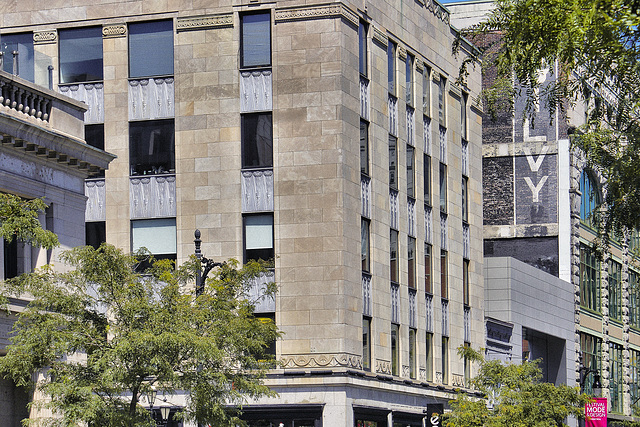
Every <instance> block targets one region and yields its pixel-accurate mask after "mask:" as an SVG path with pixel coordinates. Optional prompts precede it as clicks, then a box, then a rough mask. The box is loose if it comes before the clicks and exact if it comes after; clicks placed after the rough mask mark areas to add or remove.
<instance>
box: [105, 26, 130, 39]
mask: <svg viewBox="0 0 640 427" xmlns="http://www.w3.org/2000/svg"><path fill="white" fill-rule="evenodd" d="M126 35H127V26H126V25H125V24H113V25H105V26H103V27H102V37H103V38H105V39H110V38H116V37H125V36H126Z"/></svg>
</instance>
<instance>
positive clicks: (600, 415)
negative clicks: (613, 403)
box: [584, 397, 607, 427]
mask: <svg viewBox="0 0 640 427" xmlns="http://www.w3.org/2000/svg"><path fill="white" fill-rule="evenodd" d="M584 419H585V423H584V425H585V427H607V399H606V398H604V397H598V398H595V399H593V400H591V401H590V402H589V403H587V404H586V405H585V406H584Z"/></svg>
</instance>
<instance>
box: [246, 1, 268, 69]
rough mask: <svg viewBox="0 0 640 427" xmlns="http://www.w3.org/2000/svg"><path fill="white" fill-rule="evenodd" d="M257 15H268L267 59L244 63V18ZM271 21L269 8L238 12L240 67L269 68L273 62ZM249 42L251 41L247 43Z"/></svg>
mask: <svg viewBox="0 0 640 427" xmlns="http://www.w3.org/2000/svg"><path fill="white" fill-rule="evenodd" d="M257 15H268V22H269V37H268V48H269V60H268V61H267V62H260V61H256V62H251V63H245V49H244V47H245V43H246V41H245V39H244V36H245V31H246V30H245V25H244V19H245V17H247V16H257ZM272 26H273V23H272V20H271V10H270V9H260V10H255V11H251V12H243V13H241V14H240V69H251V68H269V67H271V66H272V64H273V41H272V38H273V28H272ZM249 44H251V43H249Z"/></svg>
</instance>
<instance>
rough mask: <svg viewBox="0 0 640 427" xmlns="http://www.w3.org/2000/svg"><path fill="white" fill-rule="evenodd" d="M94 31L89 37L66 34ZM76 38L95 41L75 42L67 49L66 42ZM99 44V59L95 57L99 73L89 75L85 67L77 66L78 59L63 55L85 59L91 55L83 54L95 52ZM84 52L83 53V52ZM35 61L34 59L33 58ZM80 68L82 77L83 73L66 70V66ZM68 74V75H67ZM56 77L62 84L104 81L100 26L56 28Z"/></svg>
mask: <svg viewBox="0 0 640 427" xmlns="http://www.w3.org/2000/svg"><path fill="white" fill-rule="evenodd" d="M92 31H93V32H95V34H92V35H91V36H89V37H77V36H76V37H68V35H72V34H74V33H75V34H76V35H77V34H81V33H82V32H92ZM77 38H82V39H83V40H88V39H91V40H94V42H95V46H94V44H88V45H87V44H86V42H83V43H80V44H76V46H75V47H73V48H71V49H68V47H67V45H66V44H67V43H68V42H69V41H70V40H75V39H77ZM98 45H99V46H100V58H99V59H95V60H96V61H98V62H99V64H100V65H99V67H98V66H96V70H95V71H98V70H99V75H98V74H96V75H89V73H88V72H86V70H85V69H86V67H78V66H77V64H79V63H80V61H77V60H76V61H67V60H66V58H65V56H67V54H68V53H69V54H72V55H74V56H75V55H78V56H79V57H80V58H83V59H85V58H86V57H89V58H90V57H91V55H85V54H86V53H87V52H91V53H94V52H95V47H97V46H98ZM77 49H82V52H78V51H77ZM83 53H85V54H83ZM34 61H35V59H34ZM82 62H86V61H82ZM73 64H76V65H75V66H76V67H78V68H81V69H82V70H85V73H84V75H85V78H84V79H82V78H81V76H83V74H78V75H77V76H75V75H73V74H71V72H70V71H69V72H68V71H66V70H67V68H69V67H73V66H74V65H73ZM67 74H68V75H67ZM58 78H59V80H58V81H59V82H60V84H62V85H65V84H74V83H89V82H101V81H104V47H103V37H102V26H95V25H91V26H87V27H76V28H61V29H59V30H58Z"/></svg>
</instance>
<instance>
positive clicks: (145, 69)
mask: <svg viewBox="0 0 640 427" xmlns="http://www.w3.org/2000/svg"><path fill="white" fill-rule="evenodd" d="M153 25H161V26H162V25H164V26H167V27H170V29H168V28H165V29H163V30H157V31H144V32H141V33H138V28H139V29H146V28H151V27H152V26H153ZM127 30H128V40H127V46H128V58H129V63H128V73H129V78H130V79H147V78H150V77H157V76H173V75H174V73H175V54H174V45H175V34H174V30H175V29H174V25H173V20H172V19H157V20H151V21H139V22H130V23H128V24H127ZM164 33H166V34H164ZM151 34H155V35H156V36H155V37H154V36H150V35H151ZM161 34H164V35H165V36H167V35H169V34H170V35H171V41H170V42H169V41H168V38H167V39H159V38H158V37H157V35H161ZM144 35H148V36H147V37H145V36H144ZM149 40H151V42H150V41H149ZM154 41H155V42H156V43H153V42H154ZM158 52H162V60H159V58H158V56H159V55H158ZM167 55H168V56H167ZM141 58H142V59H141ZM132 66H133V68H132ZM158 67H160V68H159V69H157V71H159V72H154V71H155V70H154V68H158ZM163 67H166V68H163ZM138 69H139V70H140V71H138ZM134 71H135V72H134Z"/></svg>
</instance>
